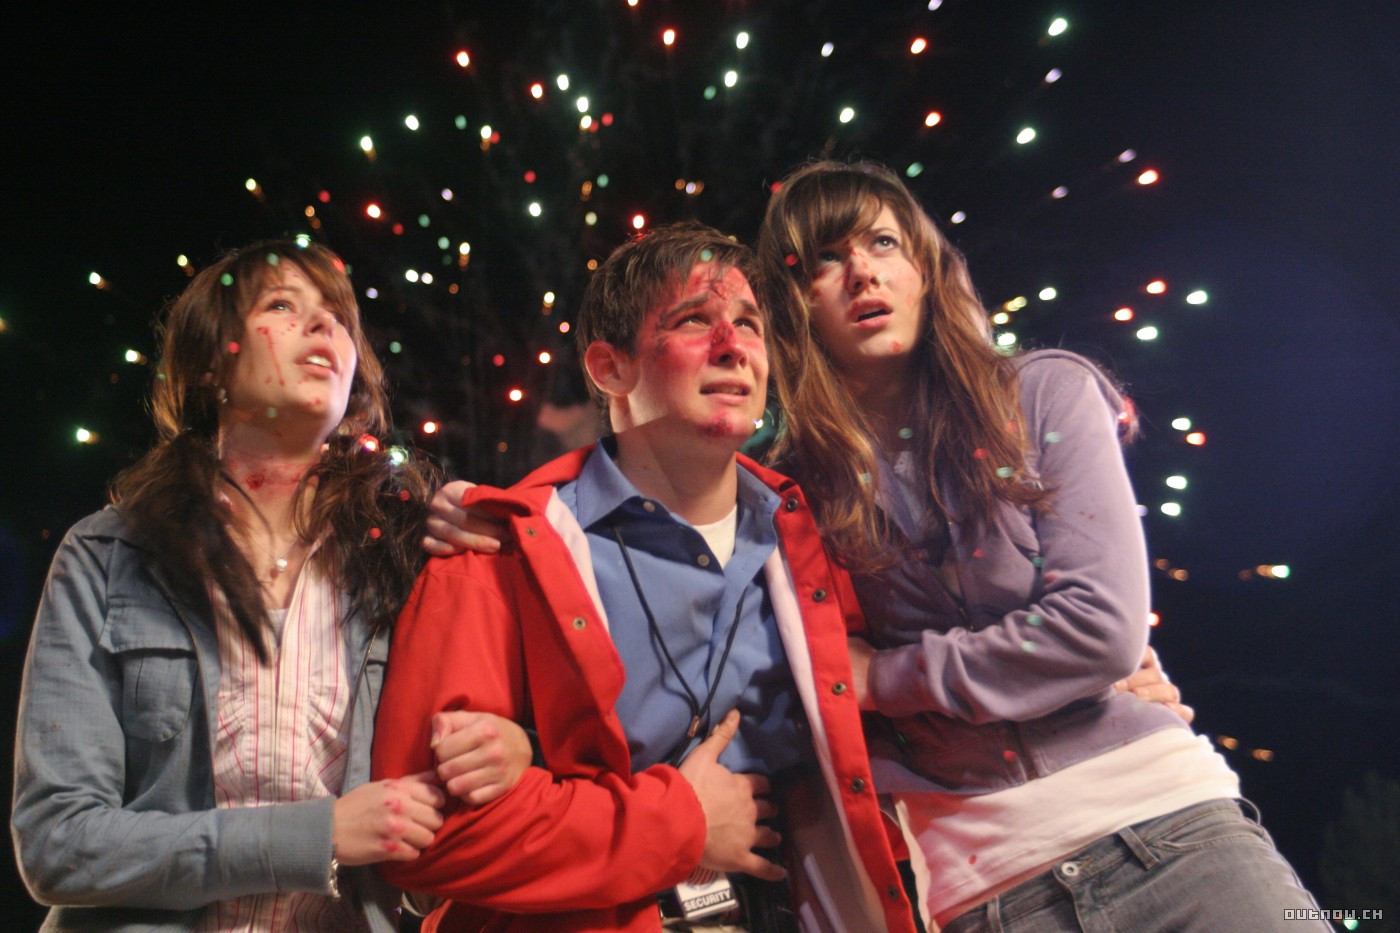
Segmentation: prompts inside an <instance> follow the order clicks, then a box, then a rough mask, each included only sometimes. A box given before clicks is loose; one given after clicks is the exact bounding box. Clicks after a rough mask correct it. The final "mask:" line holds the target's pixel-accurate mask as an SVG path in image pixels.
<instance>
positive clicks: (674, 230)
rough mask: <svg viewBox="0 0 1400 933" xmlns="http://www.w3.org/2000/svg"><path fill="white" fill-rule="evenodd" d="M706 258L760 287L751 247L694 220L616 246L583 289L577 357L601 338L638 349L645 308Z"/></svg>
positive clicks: (602, 401)
mask: <svg viewBox="0 0 1400 933" xmlns="http://www.w3.org/2000/svg"><path fill="white" fill-rule="evenodd" d="M702 262H712V263H715V270H716V272H719V271H721V270H723V269H737V270H738V271H739V272H740V273H742V274H743V276H744V278H746V279H748V280H749V285H750V287H752V288H753V289H754V290H755V291H757V290H758V257H757V256H756V255H755V254H754V252H753V250H751V249H749V248H748V247H747V246H745V245H743V244H742V243H740V242H738V241H737V240H735V239H734V238H733V237H728V236H725V235H724V234H723V233H720V232H719V231H718V230H716V229H715V228H714V227H707V226H705V225H704V224H701V223H696V222H694V221H685V222H682V223H676V224H668V225H666V226H663V227H657V228H656V229H655V230H652V231H651V232H649V233H645V234H643V235H641V236H638V237H633V238H632V239H630V240H628V241H627V242H626V243H623V244H622V245H621V246H619V247H618V248H617V249H615V250H613V251H612V254H611V255H609V256H608V258H607V259H606V260H604V262H603V265H602V266H600V267H599V269H598V271H597V272H595V273H593V278H592V279H590V280H589V282H588V289H587V290H586V291H585V292H584V293H583V303H582V304H581V305H580V306H579V311H578V325H577V327H576V328H575V330H576V332H577V333H576V335H575V339H577V341H578V355H579V359H580V360H583V359H584V358H585V357H586V355H587V352H588V348H589V346H590V345H591V344H593V343H594V342H596V341H599V340H601V341H603V342H604V343H608V344H611V345H612V346H614V347H618V348H619V349H622V350H625V351H627V353H629V354H634V353H636V352H637V334H638V332H639V331H640V330H641V327H642V321H643V320H644V319H645V318H646V315H647V312H648V311H649V310H651V309H652V308H654V307H656V305H657V303H658V302H660V301H663V300H665V298H666V293H667V291H668V290H669V289H671V288H673V287H674V286H675V285H676V283H678V282H681V281H684V280H685V278H686V277H687V276H688V275H689V274H690V270H691V269H693V268H694V267H695V266H696V265H697V264H699V263H702ZM584 374H585V376H586V379H585V381H586V382H587V383H588V391H589V392H590V393H591V394H592V395H593V398H594V400H595V401H596V402H597V403H598V407H599V410H600V412H601V414H602V419H603V424H604V425H605V426H607V425H608V412H607V399H606V398H605V397H604V396H603V395H602V393H600V392H599V391H598V387H597V386H596V385H594V384H593V378H592V377H591V376H588V375H587V371H586V370H585V373H584Z"/></svg>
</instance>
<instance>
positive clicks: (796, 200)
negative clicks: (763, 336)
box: [758, 162, 1048, 570]
mask: <svg viewBox="0 0 1400 933" xmlns="http://www.w3.org/2000/svg"><path fill="white" fill-rule="evenodd" d="M882 207H888V208H889V209H890V210H891V211H893V213H894V215H895V217H896V218H898V220H899V224H900V226H901V227H902V228H903V230H904V234H905V238H906V249H907V254H908V256H909V258H910V259H911V261H912V262H913V263H914V264H915V266H916V267H918V269H919V270H920V271H921V272H922V273H923V278H924V284H925V294H924V309H925V320H924V328H923V334H922V337H921V339H920V340H919V342H918V344H917V345H916V346H915V348H914V351H913V352H914V353H915V357H914V366H913V372H914V373H915V385H914V387H913V393H912V396H913V397H912V398H911V399H910V413H909V426H910V428H911V429H912V431H913V435H912V437H911V438H910V442H911V446H912V449H913V454H914V457H915V463H916V464H918V465H919V474H920V477H921V480H922V487H923V490H924V492H925V494H926V496H927V500H928V502H929V504H930V506H931V507H932V508H933V509H934V510H936V514H939V515H941V516H944V517H947V518H948V519H951V520H952V521H955V522H958V523H960V524H962V525H964V526H965V527H967V528H969V529H970V530H972V531H974V532H975V531H976V530H978V529H979V528H984V527H986V526H989V525H991V524H992V523H994V522H995V521H996V515H997V507H998V505H999V504H1000V503H1008V504H1011V505H1016V506H1032V507H1040V506H1043V505H1044V504H1045V502H1046V500H1047V498H1048V491H1047V490H1044V489H1042V488H1040V487H1039V485H1038V484H1037V483H1035V482H1034V478H1033V477H1030V476H1027V475H1026V473H1025V469H1026V468H1025V456H1026V443H1025V438H1024V436H1023V434H1022V431H1021V425H1020V421H1021V413H1020V405H1019V403H1018V398H1017V381H1016V369H1015V364H1014V362H1013V361H1012V360H1011V359H1008V358H1007V357H1005V356H1003V355H1002V354H1001V353H999V352H998V351H997V350H996V348H995V347H993V346H992V342H991V339H990V337H991V329H990V327H989V325H988V323H987V312H986V310H985V309H984V308H983V307H982V304H981V302H980V301H979V300H978V297H977V293H976V292H975V291H974V289H973V287H972V279H971V277H970V276H969V275H968V272H967V264H966V263H965V262H964V260H963V257H962V255H961V254H960V253H959V252H958V251H957V249H955V248H954V247H953V246H952V244H950V243H949V242H948V241H947V240H946V239H945V238H944V236H943V235H942V233H940V232H939V230H938V228H937V227H935V226H934V224H933V222H932V221H931V220H930V219H929V217H928V215H927V214H926V213H924V210H923V208H922V207H920V206H919V203H918V202H917V201H916V200H915V199H914V196H913V195H912V194H911V193H910V192H909V189H907V188H906V187H904V184H903V183H902V182H901V181H900V180H899V179H898V178H897V177H896V176H895V175H894V173H893V172H891V171H890V170H889V169H887V168H885V167H884V166H882V165H877V164H874V163H869V162H859V163H854V164H846V163H840V162H815V163H812V164H809V165H805V166H803V167H802V168H799V169H797V170H796V171H794V172H793V173H792V174H790V175H788V177H787V178H786V179H784V180H783V182H782V184H781V187H780V188H779V190H778V191H777V193H775V194H774V195H773V197H772V198H771V199H770V200H769V202H768V210H767V213H766V215H765V217H764V220H763V227H762V229H761V231H760V233H759V240H758V254H759V260H760V262H761V263H762V265H763V270H764V290H765V293H766V294H765V298H766V301H767V304H768V307H769V315H770V318H771V324H770V333H771V334H772V340H771V341H770V347H771V352H772V353H773V354H774V356H775V358H776V359H775V365H774V374H775V377H776V383H777V388H778V397H779V399H780V401H781V402H782V407H783V410H784V412H785V414H786V421H785V428H784V430H783V431H782V432H781V433H780V435H779V437H778V440H777V442H776V444H775V445H774V448H773V453H772V457H773V459H775V460H776V461H777V462H778V463H780V464H781V465H782V467H783V469H784V470H786V471H788V472H790V473H792V474H793V476H794V477H795V478H796V479H797V480H798V481H799V482H801V483H802V485H803V487H804V489H805V490H806V492H807V495H808V498H809V499H810V500H811V501H812V503H813V508H814V509H815V510H816V512H817V517H818V520H819V524H820V525H821V528H822V534H823V537H824V538H825V539H826V542H827V544H828V546H829V547H831V548H832V549H833V550H834V551H835V552H836V554H838V555H839V556H840V557H841V559H842V560H843V561H844V562H845V563H846V564H847V565H848V566H850V567H851V568H852V569H856V570H871V569H878V568H881V567H885V566H888V565H889V564H890V563H892V562H893V561H894V559H895V557H896V554H897V552H898V548H899V546H900V545H901V544H902V543H903V542H902V541H901V540H898V532H897V531H896V530H895V529H893V528H891V527H890V524H889V523H888V522H886V521H884V520H882V518H881V516H880V512H879V510H878V509H877V508H876V498H875V496H876V488H877V485H878V475H879V473H878V469H877V467H876V450H875V441H874V437H875V432H874V427H873V425H872V424H871V422H870V420H869V418H868V417H867V416H866V415H865V414H864V413H863V412H862V411H861V409H860V407H859V405H858V403H857V401H856V399H855V398H854V397H853V396H852V394H851V392H850V390H849V389H848V388H847V386H846V384H845V382H844V381H843V380H842V378H841V376H840V374H839V373H838V372H837V371H836V369H835V367H834V366H833V364H832V363H831V360H830V356H829V354H828V353H827V351H826V350H825V349H824V348H823V347H822V345H821V338H820V336H819V335H818V334H817V332H816V330H815V329H814V328H813V327H812V321H811V310H810V308H809V307H808V296H809V294H810V290H811V283H812V276H813V271H814V270H815V269H816V268H817V254H818V252H819V251H820V250H821V249H822V248H824V247H826V246H829V245H831V244H833V243H839V242H841V241H842V240H845V239H846V238H847V237H850V236H852V235H853V234H856V233H858V232H859V231H861V230H864V229H866V228H868V227H869V226H870V224H871V223H872V222H873V221H874V219H875V217H876V215H877V214H878V213H879V211H880V209H881V208H882Z"/></svg>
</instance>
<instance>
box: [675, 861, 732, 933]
mask: <svg viewBox="0 0 1400 933" xmlns="http://www.w3.org/2000/svg"><path fill="white" fill-rule="evenodd" d="M676 900H677V901H678V902H679V904H680V910H681V917H682V918H683V919H685V920H701V919H703V918H705V917H713V916H715V915H716V914H722V913H724V912H725V911H728V910H732V909H733V908H735V907H738V906H739V900H738V898H736V897H735V896H734V887H733V885H731V884H730V883H729V878H728V877H726V876H725V874H724V873H723V872H718V871H711V870H710V869H708V868H697V869H695V871H693V872H691V874H690V877H689V878H687V879H685V880H684V881H682V882H681V883H680V884H678V885H676Z"/></svg>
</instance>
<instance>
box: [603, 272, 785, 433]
mask: <svg viewBox="0 0 1400 933" xmlns="http://www.w3.org/2000/svg"><path fill="white" fill-rule="evenodd" d="M766 323H767V322H766V319H765V316H764V315H763V314H762V312H760V311H759V309H758V302H757V300H756V299H755V298H754V294H753V289H751V288H750V287H749V283H748V280H747V279H745V278H744V275H743V273H741V272H740V271H739V270H737V269H734V268H732V267H727V266H716V265H715V264H714V263H707V262H702V263H697V264H696V265H695V266H694V267H692V268H691V270H690V274H689V275H688V276H687V277H686V278H685V280H684V281H681V282H677V283H676V284H675V285H674V286H673V287H672V288H671V289H670V291H669V292H668V293H667V295H666V297H665V298H664V299H663V300H662V301H660V302H658V303H657V305H656V306H655V307H653V308H651V309H649V310H648V311H647V313H646V317H644V318H643V319H642V324H641V328H640V329H639V331H638V333H637V350H636V354H635V355H634V356H632V357H631V359H630V360H628V361H627V363H626V366H627V367H628V369H629V370H630V374H631V377H632V380H633V381H632V383H631V387H630V389H629V390H628V391H627V393H626V406H625V412H623V419H622V420H623V421H624V422H625V423H618V421H617V420H616V419H615V420H614V427H615V428H617V429H618V430H619V431H620V430H624V429H625V428H629V427H638V426H641V425H646V424H653V423H655V424H656V425H657V426H659V427H675V428H680V429H682V431H681V433H682V434H690V433H692V432H699V433H700V434H702V435H704V436H705V437H709V438H715V439H732V440H733V441H734V442H735V443H734V446H735V449H737V448H738V446H739V445H740V444H742V443H743V442H744V441H745V440H747V439H748V438H749V437H750V436H751V435H752V434H753V432H754V424H755V422H757V421H758V419H759V418H761V417H763V405H764V401H765V399H766V396H767V390H768V352H767V349H766V348H765V346H764V330H765V325H766ZM616 407H617V406H615V410H616Z"/></svg>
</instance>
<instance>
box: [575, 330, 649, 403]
mask: <svg viewBox="0 0 1400 933" xmlns="http://www.w3.org/2000/svg"><path fill="white" fill-rule="evenodd" d="M583 368H584V370H585V371H587V373H588V378H589V379H592V380H593V384H594V385H595V386H597V387H598V391H599V392H602V393H603V394H604V395H606V396H607V397H608V398H609V399H621V398H623V397H625V396H626V395H627V394H628V393H629V392H631V391H632V389H633V388H635V387H636V384H637V367H636V365H635V361H634V360H633V359H632V354H630V353H628V352H627V351H626V350H622V349H619V348H618V347H615V346H613V345H612V344H610V343H608V342H607V341H605V340H595V341H593V342H592V343H590V344H589V345H588V349H586V350H584V351H583Z"/></svg>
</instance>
